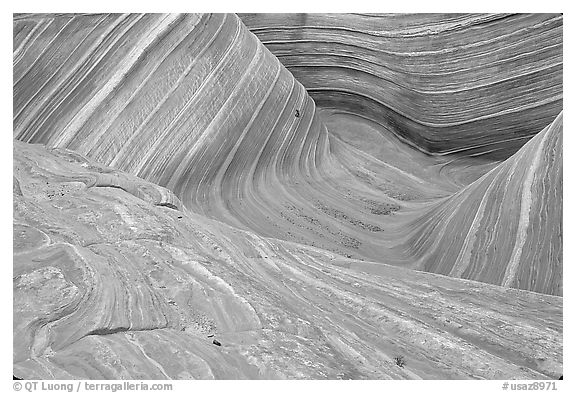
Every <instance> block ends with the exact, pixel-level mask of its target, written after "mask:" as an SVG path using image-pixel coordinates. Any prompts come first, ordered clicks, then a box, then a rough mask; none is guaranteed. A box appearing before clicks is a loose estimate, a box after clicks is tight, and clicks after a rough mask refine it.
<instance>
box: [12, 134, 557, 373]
mask: <svg viewBox="0 0 576 393" xmlns="http://www.w3.org/2000/svg"><path fill="white" fill-rule="evenodd" d="M14 158H15V161H14V173H15V178H16V180H15V184H17V185H18V189H19V191H18V192H15V193H14V302H15V303H14V349H15V357H14V375H16V376H20V377H24V378H25V379H29V378H44V379H52V378H55V379H68V378H94V379H115V378H129V379H140V378H143V379H163V378H174V379H189V378H240V379H242V378H331V379H335V378H340V379H348V378H384V379H388V378H395V379H398V378H401V379H414V378H490V379H510V378H523V379H543V378H558V377H559V376H560V375H562V352H563V351H562V334H561V332H562V299H561V298H559V297H555V296H548V295H542V294H538V293H533V292H528V291H520V290H515V289H506V288H502V287H499V286H494V285H489V284H482V283H475V282H473V281H464V280H457V279H453V278H449V277H444V276H441V275H434V274H430V273H421V272H416V271H412V270H409V269H403V268H397V267H391V266H387V265H384V264H378V263H373V262H363V261H357V260H351V259H348V258H344V257H341V256H339V255H337V254H333V253H330V252H328V251H324V250H321V249H318V248H312V247H307V246H303V245H300V244H297V243H292V242H286V241H281V240H276V239H270V238H264V237H261V236H257V235H255V234H253V233H250V232H246V231H242V230H239V229H237V228H233V227H231V226H228V225H225V224H222V223H220V222H217V221H214V220H210V219H208V218H206V217H204V216H202V215H198V214H194V213H191V212H188V211H182V210H181V209H180V208H177V207H176V206H178V204H177V199H176V198H175V197H174V196H172V195H171V193H170V192H169V191H167V190H162V189H159V188H158V187H157V186H155V185H153V184H150V183H148V182H145V181H143V180H141V179H138V178H136V177H134V176H129V175H125V174H123V173H121V172H118V171H115V170H110V169H107V168H103V167H101V166H100V165H98V164H97V163H94V162H92V161H90V160H87V159H84V158H83V157H82V156H80V155H78V154H76V153H73V152H70V151H67V150H60V149H57V150H48V149H46V148H44V147H42V146H39V145H28V144H24V143H21V142H15V145H14ZM110 178H114V179H116V180H115V182H114V183H109V182H108V179H110ZM102 179H103V180H102ZM133 189H137V190H146V191H145V192H143V193H142V194H135V193H133V192H130V191H129V190H133ZM160 195H164V196H165V197H164V198H170V199H171V200H172V201H173V202H175V203H174V206H166V205H163V204H159V203H158V201H159V198H160ZM212 335H214V337H215V339H217V340H218V341H219V342H220V343H221V344H222V345H221V346H215V345H213V344H212V341H213V340H214V338H212V337H209V336H212ZM398 355H402V356H404V358H405V359H406V365H405V366H404V367H403V368H400V367H398V366H396V365H395V363H394V361H393V358H394V357H395V356H398Z"/></svg>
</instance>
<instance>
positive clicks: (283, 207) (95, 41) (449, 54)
mask: <svg viewBox="0 0 576 393" xmlns="http://www.w3.org/2000/svg"><path fill="white" fill-rule="evenodd" d="M241 18H242V19H240V18H239V17H238V16H236V15H232V14H214V15H196V14H185V15H176V14H170V15H159V14H150V15H149V14H143V15H141V14H138V15H136V14H123V15H119V14H97V15H80V14H76V15H70V14H53V15H43V14H37V15H25V14H22V15H15V16H14V60H13V61H14V71H13V72H14V74H13V76H14V90H13V104H14V105H13V108H14V138H15V153H14V155H15V161H14V186H13V194H14V200H15V202H14V212H15V213H14V217H15V218H14V220H15V221H14V234H15V235H14V255H15V256H14V258H15V260H14V272H15V273H14V291H15V325H14V326H15V327H14V329H15V332H16V331H23V332H24V333H23V334H17V335H15V339H14V348H15V373H16V372H19V373H20V375H22V376H26V377H35V378H69V377H82V378H513V377H523V378H542V377H546V376H547V377H556V376H557V374H558V375H560V374H561V366H562V364H561V362H562V357H561V356H562V355H561V353H562V336H561V334H562V299H561V298H560V297H558V295H562V239H561V237H562V114H561V113H560V112H561V109H562V17H561V16H558V15H420V16H414V15H408V16H402V15H395V16H375V15H324V16H322V15H289V16H287V17H286V18H285V21H284V23H283V24H282V25H280V22H279V18H278V16H275V15H263V16H262V18H260V19H259V20H256V18H255V17H254V16H252V15H241ZM243 22H244V23H246V24H247V25H248V27H250V29H251V30H252V31H253V32H254V33H255V34H256V35H254V34H252V33H251V32H250V30H248V28H247V27H246V26H245V25H244V24H243ZM260 40H262V41H263V42H264V44H265V45H264V44H262V42H261V41H260ZM279 59H280V60H279ZM295 76H296V78H295ZM309 92H310V95H309V94H308V93H309ZM24 142H28V143H24ZM33 144H41V145H45V146H46V147H47V148H48V149H46V148H44V147H42V146H37V145H33ZM27 157H30V158H27ZM391 265H397V267H394V266H391ZM405 268H410V269H405ZM415 270H423V271H424V272H417V271H415ZM432 273H440V274H441V275H442V276H438V275H435V274H432ZM446 276H452V277H455V278H458V279H461V278H464V279H467V280H474V281H478V282H473V281H464V280H457V279H455V278H450V277H446ZM486 283H487V284H486ZM492 284H496V285H497V286H495V285H492ZM507 287H510V288H519V289H523V290H528V291H530V292H526V291H518V290H515V289H507ZM548 295H554V296H548ZM39 299H43V300H39ZM495 305H496V306H495ZM518 315H521V317H518ZM439 318H440V319H439ZM516 318H520V322H521V323H520V322H518V321H519V320H518V319H516ZM479 319H480V320H481V322H482V323H481V324H480V325H478V320H479ZM516 323H518V324H517V326H516ZM212 334H215V335H217V337H218V340H219V341H221V342H223V345H222V348H218V347H216V346H214V345H212V344H211V340H208V339H207V337H208V336H209V335H212ZM401 348H405V349H407V348H409V349H410V351H411V352H410V354H411V357H412V360H410V359H408V361H409V362H410V363H412V365H411V364H410V363H409V364H408V366H407V367H406V368H400V367H398V366H396V365H394V364H393V356H395V355H397V354H398V352H402V351H401ZM292 352H295V353H296V354H297V355H298V356H297V357H294V358H291V357H290V356H291V355H289V354H291V353H292ZM545 354H547V355H545ZM456 359H457V361H456ZM15 375H16V374H15Z"/></svg>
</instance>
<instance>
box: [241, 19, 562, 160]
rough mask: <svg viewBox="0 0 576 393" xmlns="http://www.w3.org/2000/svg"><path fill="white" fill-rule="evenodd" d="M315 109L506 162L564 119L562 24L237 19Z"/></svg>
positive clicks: (439, 147)
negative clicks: (304, 92)
mask: <svg viewBox="0 0 576 393" xmlns="http://www.w3.org/2000/svg"><path fill="white" fill-rule="evenodd" d="M240 17H241V18H242V21H243V22H244V23H245V24H246V25H247V26H248V28H250V30H251V31H252V32H254V33H255V34H256V35H257V36H258V38H259V39H260V40H261V41H262V42H263V43H264V44H265V45H266V47H268V48H269V49H270V50H271V51H272V53H274V54H275V55H276V56H277V57H278V58H279V59H280V61H282V64H284V65H285V66H286V67H287V68H288V69H289V70H290V71H291V72H292V73H293V74H294V76H295V77H296V78H297V79H298V81H300V82H301V83H303V84H304V86H305V87H306V89H307V90H308V92H309V93H310V94H311V96H312V98H314V100H315V101H316V104H317V105H319V106H321V107H330V108H336V109H338V110H340V111H344V112H352V113H355V114H361V115H363V116H365V117H367V118H370V119H371V120H374V121H376V122H377V123H379V124H381V125H382V126H383V127H384V128H385V129H386V130H388V131H389V132H393V133H396V134H397V135H399V136H400V137H402V138H405V139H406V140H408V141H410V142H412V143H413V144H415V145H416V146H418V147H419V148H421V149H424V150H426V151H428V152H433V153H441V154H446V153H452V152H461V153H462V152H463V153H465V154H467V155H470V154H488V155H491V156H494V157H497V158H503V157H508V156H509V155H510V154H512V153H513V152H514V151H516V150H517V149H518V148H519V147H520V146H522V145H523V144H524V143H526V141H527V140H528V139H529V138H530V137H531V136H533V135H534V134H536V133H538V132H539V131H540V130H542V129H543V128H544V127H546V126H547V125H548V124H549V123H550V122H551V121H552V120H554V118H555V117H556V115H557V114H558V113H559V112H560V111H561V110H562V15H557V14H516V15H508V14H496V15H490V14H408V15H398V14H388V15H361V14H288V15H287V14H240Z"/></svg>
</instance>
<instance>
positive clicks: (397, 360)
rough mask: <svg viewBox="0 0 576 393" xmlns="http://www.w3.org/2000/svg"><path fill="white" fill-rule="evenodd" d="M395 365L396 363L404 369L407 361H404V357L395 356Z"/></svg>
mask: <svg viewBox="0 0 576 393" xmlns="http://www.w3.org/2000/svg"><path fill="white" fill-rule="evenodd" d="M394 363H396V365H397V366H398V367H404V366H405V365H406V360H405V359H404V356H402V355H398V356H394Z"/></svg>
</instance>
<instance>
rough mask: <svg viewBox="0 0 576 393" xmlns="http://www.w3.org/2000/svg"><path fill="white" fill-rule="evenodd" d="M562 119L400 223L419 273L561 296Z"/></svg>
mask: <svg viewBox="0 0 576 393" xmlns="http://www.w3.org/2000/svg"><path fill="white" fill-rule="evenodd" d="M562 118H563V115H562V113H561V114H560V115H558V117H557V118H556V119H555V120H554V122H552V124H550V125H548V126H547V127H546V128H545V129H544V130H542V131H541V132H540V133H538V134H537V135H536V136H535V137H534V138H532V139H531V140H530V141H529V142H528V143H526V144H525V145H524V146H523V147H522V148H521V149H520V150H519V151H518V152H517V153H516V154H514V155H513V156H512V157H510V158H509V159H508V160H506V161H505V162H504V163H502V164H501V165H499V166H498V167H496V168H495V169H493V170H491V171H490V172H488V173H487V174H486V175H484V176H483V177H482V178H480V179H478V180H477V181H475V182H474V183H472V184H470V185H469V186H467V187H465V188H463V189H462V190H461V191H459V192H457V193H456V194H455V195H453V196H451V197H450V198H447V199H446V200H444V201H442V202H440V203H438V204H435V205H434V207H433V208H432V209H430V210H429V211H427V212H426V213H424V214H422V215H421V216H420V217H418V218H417V219H416V220H415V221H414V222H412V223H411V224H410V225H408V226H407V229H408V231H409V233H410V235H409V236H410V240H409V241H407V242H406V244H407V245H408V246H409V247H410V251H409V252H411V253H412V255H413V256H414V258H415V260H416V261H417V262H416V263H417V265H418V266H419V268H421V269H424V270H426V271H432V272H437V273H441V274H447V275H450V276H453V277H462V278H467V279H480V280H481V281H485V282H491V283H494V284H499V285H503V286H513V287H515V288H522V289H527V290H531V291H537V292H544V293H551V294H556V295H561V294H562Z"/></svg>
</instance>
